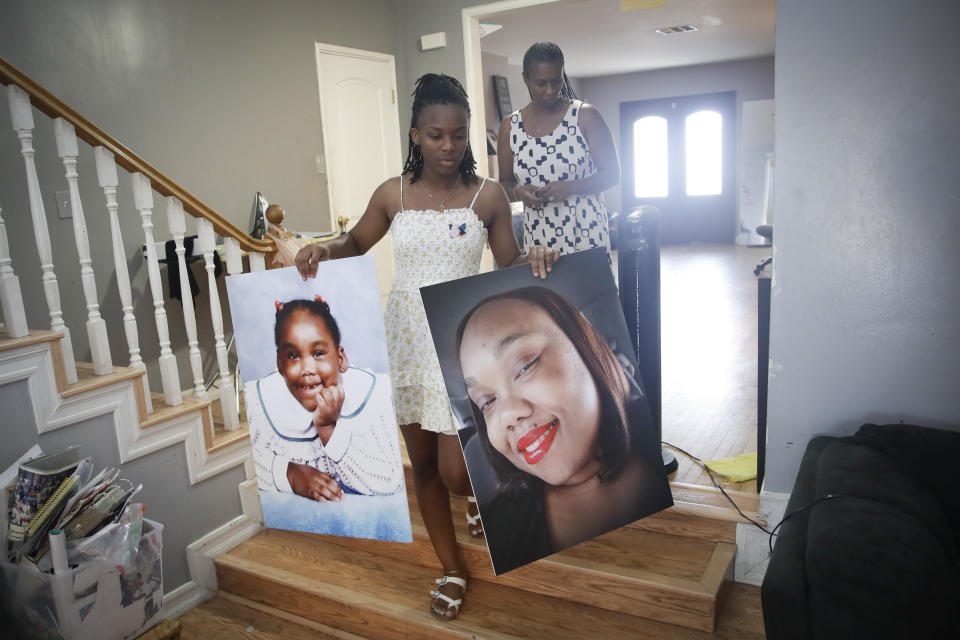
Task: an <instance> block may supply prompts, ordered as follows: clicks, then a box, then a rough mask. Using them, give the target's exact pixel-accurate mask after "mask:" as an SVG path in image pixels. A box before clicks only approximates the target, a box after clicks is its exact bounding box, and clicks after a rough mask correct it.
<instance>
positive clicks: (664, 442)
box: [660, 440, 773, 535]
mask: <svg viewBox="0 0 960 640" xmlns="http://www.w3.org/2000/svg"><path fill="white" fill-rule="evenodd" d="M660 444H662V445H665V446H667V447H670V448H671V449H676V450H677V451H679V452H680V453H682V454H683V455H685V456H687V457H688V458H690V459H691V460H693V461H694V462H696V463H697V464H699V465H700V466H701V467H703V470H704V471H706V472H707V475H708V476H710V482H712V483H713V486H715V487H716V488H717V489H719V490H720V493H722V494H723V497H724V498H726V499H727V500H729V501H730V504H732V505H733V508H734V509H736V510H737V513H739V514H740V515H741V516H742V517H743V519H744V520H747V521H748V522H750V523H752V524H753V526H755V527H757V528H758V529H760V530H761V531H763V532H764V533H766V534H769V535H773V533H772V532H770V531H768V530H767V528H766V527H764V526H763V525H762V524H760V523H759V522H757V521H756V520H754V519H753V518H751V517H750V516H748V515H747V514H745V513H744V512H743V511H742V510H741V509H740V507H739V506H738V505H737V503H736V502H734V501H733V498H731V497H730V496H729V495H728V494H727V492H726V491H724V490H723V487H721V486H720V483H719V482H717V479H716V478H715V477H713V472H712V471H710V468H709V467H708V466H707V465H706V463H705V462H704V461H703V460H701V459H700V458H698V457H697V456H695V455H693V454H692V453H690V452H689V451H686V450H684V449H681V448H680V447H678V446H677V445H675V444H670V443H669V442H667V441H666V440H662V441H661V442H660Z"/></svg>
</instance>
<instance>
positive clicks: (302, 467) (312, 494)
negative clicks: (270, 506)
mask: <svg viewBox="0 0 960 640" xmlns="http://www.w3.org/2000/svg"><path fill="white" fill-rule="evenodd" d="M287 480H289V481H290V488H291V489H293V492H294V493H295V494H297V495H298V496H303V497H304V498H310V499H311V500H316V501H317V502H328V501H329V502H339V501H340V500H342V499H343V488H342V487H341V486H340V485H339V484H338V483H337V481H336V480H334V479H333V478H331V477H330V476H329V475H328V474H326V473H324V472H322V471H319V470H317V469H314V468H313V467H311V466H310V465H308V464H298V463H296V462H290V463H287Z"/></svg>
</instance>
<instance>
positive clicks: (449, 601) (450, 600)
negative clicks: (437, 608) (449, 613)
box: [430, 591, 463, 613]
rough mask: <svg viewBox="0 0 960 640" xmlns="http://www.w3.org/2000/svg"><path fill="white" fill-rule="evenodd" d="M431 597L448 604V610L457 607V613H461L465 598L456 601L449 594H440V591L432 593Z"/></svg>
mask: <svg viewBox="0 0 960 640" xmlns="http://www.w3.org/2000/svg"><path fill="white" fill-rule="evenodd" d="M430 595H431V596H433V597H434V598H440V599H441V600H443V601H445V602H446V603H447V609H449V608H451V607H456V608H457V613H459V612H460V605H461V604H463V598H457V599H456V600H454V599H453V598H451V597H450V596H448V595H447V594H445V593H440V592H439V591H431V592H430Z"/></svg>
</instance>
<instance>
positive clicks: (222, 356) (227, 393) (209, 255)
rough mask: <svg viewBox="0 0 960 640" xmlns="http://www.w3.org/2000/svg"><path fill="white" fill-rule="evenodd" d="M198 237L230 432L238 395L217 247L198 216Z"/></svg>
mask: <svg viewBox="0 0 960 640" xmlns="http://www.w3.org/2000/svg"><path fill="white" fill-rule="evenodd" d="M197 235H198V236H199V237H198V238H197V240H198V242H199V243H200V250H201V251H203V263H204V266H206V268H207V288H208V290H209V298H210V320H211V322H212V323H213V337H214V340H215V343H216V347H217V365H218V366H219V367H220V407H221V408H222V410H223V426H224V428H225V429H226V430H227V431H233V430H234V429H236V428H237V427H238V426H240V418H239V416H238V415H237V396H236V391H235V390H234V388H233V376H232V375H230V363H229V362H228V359H227V343H226V342H225V341H224V339H223V312H222V311H221V309H220V294H219V289H218V288H217V279H216V276H214V268H215V265H214V264H213V252H214V251H216V250H217V240H216V236H215V235H214V232H213V223H212V222H210V221H209V220H207V219H206V218H197Z"/></svg>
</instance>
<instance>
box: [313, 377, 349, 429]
mask: <svg viewBox="0 0 960 640" xmlns="http://www.w3.org/2000/svg"><path fill="white" fill-rule="evenodd" d="M315 397H316V399H317V408H316V409H315V410H314V411H313V425H314V426H315V427H317V428H318V429H319V428H321V427H332V426H334V425H336V424H337V420H339V419H340V410H341V409H343V399H344V397H345V396H344V393H343V387H341V386H340V385H337V384H334V385H330V386H329V387H321V388H320V390H319V391H317V395H316V396H315Z"/></svg>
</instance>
